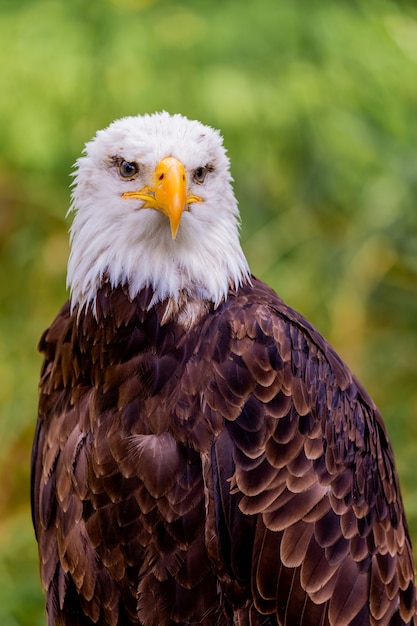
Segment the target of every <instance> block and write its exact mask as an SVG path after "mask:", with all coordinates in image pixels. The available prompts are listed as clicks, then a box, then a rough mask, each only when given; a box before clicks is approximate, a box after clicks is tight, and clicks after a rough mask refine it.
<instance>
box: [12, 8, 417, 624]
mask: <svg viewBox="0 0 417 626" xmlns="http://www.w3.org/2000/svg"><path fill="white" fill-rule="evenodd" d="M0 48H1V54H0V137H1V139H0V410H1V416H0V476H1V489H0V623H1V624H2V625H3V626H16V625H19V626H26V625H28V626H29V625H30V626H37V625H39V626H40V625H42V624H44V623H45V618H44V614H43V597H42V593H41V590H40V585H39V578H38V565H37V552H36V544H35V540H34V536H33V532H32V526H31V520H30V509H29V465H30V450H31V442H32V436H33V430H34V424H35V419H36V403H37V382H38V373H39V368H40V365H41V358H40V356H39V355H38V354H37V351H36V345H37V341H38V338H39V336H40V334H41V332H42V331H43V329H44V328H45V327H46V326H47V325H48V324H49V323H50V322H51V320H52V319H53V317H54V315H55V314H56V312H57V310H58V308H59V307H60V306H61V304H62V303H63V302H64V300H65V299H66V297H67V294H66V288H65V271H66V260H67V255H68V237H67V231H68V223H67V221H66V219H65V214H66V211H67V208H68V205H69V184H70V172H71V165H72V163H73V162H74V161H75V159H76V158H77V156H78V155H79V154H80V152H81V150H82V147H83V144H84V143H85V141H87V140H89V139H90V138H91V137H92V136H93V135H94V134H95V132H96V130H97V129H99V128H102V127H104V126H106V125H107V124H108V123H110V122H111V121H112V120H113V119H114V118H117V117H121V116H124V115H132V114H133V115H134V114H137V113H144V112H152V111H155V110H162V109H166V110H168V111H170V112H181V113H184V114H185V115H187V116H189V117H191V118H198V119H200V120H202V121H203V122H205V123H207V124H209V125H213V126H215V127H217V128H220V129H221V131H222V133H223V134H224V137H225V143H226V146H227V147H228V150H229V155H230V158H231V161H232V171H233V176H234V178H235V181H236V183H235V189H236V194H237V197H238V199H239V203H240V207H241V213H242V241H243V246H244V249H245V251H246V253H247V256H248V258H249V261H250V263H251V267H252V269H253V271H254V273H256V274H257V275H258V276H260V277H261V278H263V279H265V280H266V281H268V282H269V283H270V284H271V285H273V286H274V288H275V289H276V290H277V291H278V292H279V293H280V294H281V296H283V297H284V299H285V300H286V301H288V302H289V303H290V304H291V305H293V306H294V307H295V308H297V309H298V310H300V311H301V312H302V313H304V314H305V315H306V316H307V317H309V318H310V319H311V320H312V321H313V323H314V324H315V325H316V326H318V328H319V329H320V330H321V331H322V332H323V333H324V334H325V336H326V337H327V338H328V339H329V340H330V341H331V342H332V343H333V344H334V345H335V347H336V348H337V350H338V351H339V353H340V354H341V355H342V356H343V358H344V359H345V360H346V361H347V362H348V363H349V365H350V366H351V368H352V369H353V370H354V371H355V372H356V373H357V374H358V376H359V377H360V379H361V380H362V381H363V383H364V384H365V386H366V387H367V388H368V390H369V391H370V393H371V395H372V396H373V397H374V399H375V401H376V402H377V404H378V405H379V407H380V408H381V410H382V413H383V415H384V417H385V421H386V424H387V427H388V431H389V433H390V435H391V439H392V443H393V446H394V450H395V453H396V459H397V466H398V471H399V474H400V478H401V484H402V488H403V496H404V503H405V508H406V510H407V514H408V519H409V523H410V528H411V533H412V537H413V540H414V545H415V546H417V482H416V468H417V206H416V198H417V146H416V140H417V132H416V131H417V10H416V6H415V3H413V2H410V3H406V2H404V3H401V2H389V1H382V0H363V1H355V0H346V1H343V0H339V1H338V2H334V0H321V1H315V0H305V1H301V0H292V1H290V0H288V1H287V2H284V1H282V2H281V1H279V0H256V2H255V1H253V2H244V1H242V0H210V1H206V2H203V1H194V2H192V1H191V0H182V1H172V2H168V1H164V0H142V1H140V0H100V1H98V0H89V1H88V0H71V2H69V1H68V0H55V1H53V0H49V1H48V0H19V2H10V1H8V0H2V1H1V0H0Z"/></svg>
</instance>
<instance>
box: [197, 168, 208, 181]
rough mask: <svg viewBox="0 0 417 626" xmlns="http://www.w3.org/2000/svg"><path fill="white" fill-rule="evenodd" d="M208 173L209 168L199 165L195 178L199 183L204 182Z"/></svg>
mask: <svg viewBox="0 0 417 626" xmlns="http://www.w3.org/2000/svg"><path fill="white" fill-rule="evenodd" d="M206 174H207V168H205V167H197V169H196V170H194V180H195V181H196V182H197V183H202V182H204V179H205V177H206Z"/></svg>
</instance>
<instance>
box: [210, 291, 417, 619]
mask: <svg viewBox="0 0 417 626" xmlns="http://www.w3.org/2000/svg"><path fill="white" fill-rule="evenodd" d="M246 294H247V295H246V298H245V297H244V295H243V294H240V298H237V299H236V301H235V302H234V303H233V304H232V305H231V306H230V307H229V309H228V311H227V314H225V316H224V319H223V323H228V324H229V327H230V329H231V333H230V334H231V339H230V344H229V346H230V352H229V354H228V355H227V357H226V358H225V361H224V363H217V364H216V375H217V377H218V378H220V377H221V375H222V373H223V377H224V378H232V379H233V378H234V377H235V376H236V374H233V373H231V367H232V365H231V364H232V363H235V362H237V363H238V366H236V365H235V367H241V363H242V362H243V363H244V364H245V366H246V367H247V369H248V371H249V372H250V373H251V374H252V375H253V376H254V377H255V378H256V380H257V385H258V386H259V385H260V386H266V387H268V385H271V377H272V374H273V373H274V376H275V381H276V380H279V381H280V390H279V392H278V395H275V397H274V398H273V399H271V400H270V401H269V402H268V401H265V400H264V399H262V398H257V397H256V389H255V390H254V392H253V393H252V394H249V395H247V394H245V395H244V397H243V398H242V402H241V405H242V406H243V410H242V412H241V414H240V415H238V416H237V417H235V409H234V408H233V410H229V414H227V413H226V412H225V411H224V409H223V414H224V415H225V417H226V429H227V433H228V437H229V440H228V448H227V451H226V450H225V451H224V452H223V456H224V458H228V457H230V456H231V457H232V458H233V459H234V471H233V485H234V490H233V492H232V493H238V494H239V498H238V499H237V503H236V506H238V508H239V510H240V511H241V513H242V514H243V515H250V516H256V518H257V524H256V537H255V541H254V546H253V551H252V559H253V561H252V590H253V596H254V603H255V607H256V608H257V609H258V611H259V612H261V613H271V612H275V611H276V613H277V615H278V617H279V619H280V620H281V621H280V622H279V623H282V624H288V625H290V624H301V625H305V626H307V625H310V624H317V623H323V624H331V625H337V626H344V625H346V626H347V625H348V624H351V625H359V624H372V625H376V624H389V623H396V624H397V623H398V624H409V623H412V620H413V616H414V615H415V611H416V609H415V586H414V575H415V574H414V565H413V560H412V555H411V546H410V540H409V536H408V531H407V525H406V520H405V516H404V510H403V505H402V502H401V495H400V490H399V485H398V479H397V475H396V471H395V466H394V460H393V454H392V449H391V446H390V444H389V441H388V438H387V435H386V432H385V428H384V426H383V423H382V419H381V417H380V415H379V413H378V411H377V409H376V407H375V406H374V404H373V403H372V401H371V400H370V398H369V397H368V395H367V394H366V392H365V391H364V390H363V388H362V387H361V386H360V384H359V383H358V382H357V380H356V379H355V378H354V377H353V376H352V374H351V373H350V372H349V370H348V369H347V367H346V366H345V365H344V364H343V363H342V362H341V361H340V359H339V357H338V356H337V355H336V354H335V352H334V351H333V350H332V349H331V348H330V346H329V345H328V344H327V343H326V342H325V341H324V340H323V338H322V337H321V336H320V335H319V334H318V333H317V331H315V330H314V329H313V328H312V327H311V325H310V324H309V323H308V322H306V321H305V320H304V319H303V318H302V317H301V316H299V315H298V314H296V313H295V312H293V311H292V310H291V309H289V308H288V307H287V306H285V305H284V304H283V303H282V302H281V301H279V299H277V297H276V296H275V295H274V294H273V293H272V292H271V291H270V290H269V289H268V288H267V287H265V286H263V285H262V284H261V283H259V282H255V285H254V291H250V290H249V289H248V290H247V291H246ZM266 320H267V322H266ZM271 346H273V347H274V348H276V351H275V350H274V349H271ZM237 356H238V357H239V359H238V360H237ZM272 385H273V383H272ZM217 389H218V391H219V393H224V392H223V390H224V389H225V384H223V385H218V387H217ZM277 398H278V399H279V401H278V402H277V400H276V399H277ZM225 403H227V394H225V393H224V397H223V398H221V399H220V400H219V399H217V405H215V406H212V409H214V410H216V407H218V406H222V407H223V406H224V404H225ZM234 405H235V399H234V396H233V406H234ZM228 420H230V422H228ZM223 440H224V437H223ZM222 445H223V448H225V445H224V443H223V444H222ZM215 446H217V442H216V443H215ZM218 464H220V465H221V459H220V461H218ZM219 491H220V494H219V495H218V497H219V498H220V499H221V501H224V500H225V499H226V497H227V494H228V493H230V486H229V484H228V482H225V481H223V482H221V481H219ZM214 497H216V495H215V496H214ZM232 497H233V496H232ZM234 497H236V496H234ZM233 541H234V537H233V536H232V543H233ZM236 541H239V539H238V538H236ZM240 548H241V550H239V549H238V548H237V546H236V548H235V550H234V554H236V555H239V553H241V552H243V551H244V550H245V549H247V548H246V547H245V546H243V545H242V546H240ZM231 566H232V569H233V568H234V567H237V563H233V562H232V564H231Z"/></svg>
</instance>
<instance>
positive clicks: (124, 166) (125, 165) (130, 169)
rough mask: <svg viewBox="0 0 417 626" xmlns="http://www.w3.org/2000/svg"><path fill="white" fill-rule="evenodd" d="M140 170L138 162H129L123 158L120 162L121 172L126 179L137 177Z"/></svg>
mask: <svg viewBox="0 0 417 626" xmlns="http://www.w3.org/2000/svg"><path fill="white" fill-rule="evenodd" d="M138 172H139V166H138V164H137V163H129V161H125V160H121V161H120V162H119V174H120V176H121V177H122V178H124V179H125V180H132V178H136V176H137V175H138Z"/></svg>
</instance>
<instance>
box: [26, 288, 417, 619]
mask: <svg viewBox="0 0 417 626" xmlns="http://www.w3.org/2000/svg"><path fill="white" fill-rule="evenodd" d="M151 300H152V291H151V290H150V289H146V290H144V291H143V292H141V293H140V294H139V295H138V296H137V298H135V300H134V301H133V302H132V301H130V299H129V297H128V295H127V293H126V291H125V290H124V289H122V288H117V289H110V287H109V286H108V285H104V286H103V288H102V289H101V290H100V291H99V293H98V297H97V303H96V305H97V315H96V317H95V316H94V315H93V314H92V311H91V309H87V310H86V311H81V312H80V311H78V310H74V312H72V313H71V312H70V310H69V306H68V305H66V306H65V307H64V308H63V309H62V311H61V312H60V314H59V315H58V317H57V318H56V320H55V322H54V323H53V325H52V326H51V328H50V329H48V331H46V332H45V333H44V335H43V337H42V339H41V342H40V349H41V350H42V352H43V353H44V355H45V360H44V365H43V369H42V376H41V384H40V401H39V420H38V425H37V430H36V436H35V442H34V447H33V457H32V506H33V518H34V525H35V530H36V535H37V539H38V542H39V552H40V560H41V576H42V582H43V585H44V587H45V590H46V597H47V611H48V623H49V625H50V626H52V625H55V624H61V625H63V626H66V625H69V624H71V626H74V625H75V626H91V625H92V624H96V625H98V626H102V625H103V626H104V625H112V626H113V625H116V624H126V625H128V624H144V625H145V626H148V625H156V624H158V625H159V624H161V625H171V624H190V623H195V624H203V625H205V626H212V625H218V626H221V625H223V624H224V625H225V626H227V625H232V624H241V625H243V624H245V625H248V626H249V625H250V624H251V625H252V626H256V625H261V624H262V625H264V626H266V625H267V624H269V625H275V626H276V625H277V624H283V625H287V626H289V625H294V624H299V625H300V626H309V625H314V626H317V625H321V626H329V625H332V626H334V625H336V624H337V626H345V625H346V626H347V625H348V624H350V625H351V626H359V625H362V624H372V625H373V626H376V625H377V624H379V625H382V624H389V623H392V624H411V623H412V616H413V615H414V614H415V587H414V566H413V562H412V555H411V546H410V541H409V536H408V531H407V526H406V522H405V517H404V511H403V506H402V502H401V496H400V492H399V486H398V480H397V476H396V472H395V467H394V461H393V457H392V450H391V447H390V444H389V441H388V439H387V436H386V433H385V429H384V426H383V424H382V420H381V418H380V416H379V414H378V412H377V410H376V408H375V406H374V405H373V403H372V402H371V400H370V399H369V397H368V396H367V395H366V392H365V391H364V390H363V389H362V388H361V387H360V385H359V383H358V382H357V381H356V380H355V379H354V377H353V376H352V375H351V374H350V372H349V370H348V369H347V368H346V366H345V365H344V364H343V363H342V362H341V361H340V359H339V357H338V356H337V355H336V354H335V353H334V351H333V350H332V349H331V348H330V347H329V346H328V345H327V344H326V342H325V341H324V340H323V339H322V337H321V336H320V335H319V334H318V333H317V331H315V330H314V329H313V328H312V327H311V326H310V325H309V324H308V323H307V322H306V321H305V320H303V318H301V317H300V316H299V315H297V314H296V313H294V312H293V311H292V310H291V309H289V308H288V307H286V306H285V305H284V304H283V303H282V302H281V301H280V300H279V298H278V297H277V296H276V295H275V294H274V293H273V292H272V291H271V290H269V289H268V288H267V287H266V286H265V285H263V284H262V283H260V282H259V281H256V280H255V279H254V281H253V285H252V286H244V287H242V288H241V289H240V290H239V291H238V293H231V294H230V296H229V298H228V300H227V301H226V302H225V303H224V304H223V305H221V306H220V307H219V308H218V309H216V310H214V309H213V307H211V308H210V307H208V306H207V304H204V303H203V304H202V306H201V314H200V317H199V321H198V323H197V324H196V325H194V326H191V327H187V328H186V327H184V326H182V325H180V324H178V323H176V322H175V319H174V318H173V315H174V309H172V315H171V317H170V314H169V312H170V308H169V303H160V304H158V305H157V306H155V307H152V308H149V304H150V302H151ZM194 308H195V307H194Z"/></svg>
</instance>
